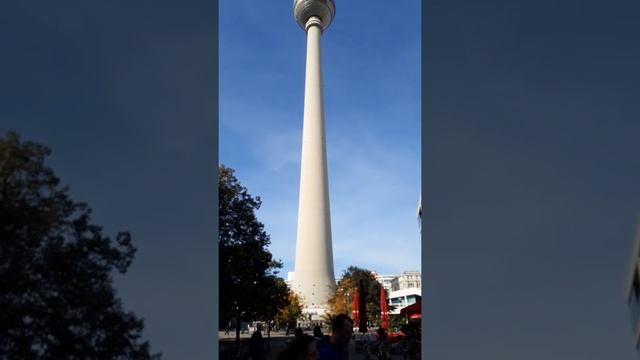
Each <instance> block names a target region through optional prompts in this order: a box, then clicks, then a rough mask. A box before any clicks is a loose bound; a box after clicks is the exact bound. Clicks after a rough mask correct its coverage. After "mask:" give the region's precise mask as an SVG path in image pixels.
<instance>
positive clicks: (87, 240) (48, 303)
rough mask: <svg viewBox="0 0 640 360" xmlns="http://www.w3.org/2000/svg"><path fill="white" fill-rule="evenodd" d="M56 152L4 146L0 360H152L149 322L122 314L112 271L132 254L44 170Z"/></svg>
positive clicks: (3, 142) (0, 145)
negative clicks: (146, 333)
mask: <svg viewBox="0 0 640 360" xmlns="http://www.w3.org/2000/svg"><path fill="white" fill-rule="evenodd" d="M50 153H51V151H50V150H49V149H48V148H47V147H45V146H43V145H40V144H37V143H33V142H28V141H26V142H21V141H20V139H19V137H18V135H17V134H16V133H15V132H8V133H7V135H6V137H5V138H0V358H7V359H148V358H149V345H148V343H147V342H141V341H140V336H141V331H142V329H143V322H142V320H141V319H139V318H137V317H136V316H135V314H133V313H131V312H125V311H124V310H123V309H122V304H121V301H120V300H119V299H118V298H117V297H116V295H115V291H114V289H113V284H112V278H111V275H110V274H111V271H113V270H117V271H118V272H120V273H125V272H126V271H127V268H128V267H129V265H130V264H131V262H132V261H133V258H134V255H135V252H136V249H135V248H134V247H133V245H132V243H131V236H130V235H129V234H128V233H124V232H123V233H119V234H117V236H116V238H115V239H111V238H109V237H107V236H104V235H103V234H102V228H101V227H100V226H97V225H95V224H92V223H91V216H90V215H91V210H90V209H89V208H88V206H87V205H86V204H84V203H77V202H74V201H73V200H71V199H70V198H69V196H68V189H67V188H66V187H63V186H61V185H60V180H59V179H58V178H57V177H56V176H55V174H54V172H53V170H52V169H50V168H49V167H47V166H45V164H44V161H45V158H46V157H47V156H48V155H49V154H50Z"/></svg>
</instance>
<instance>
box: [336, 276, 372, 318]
mask: <svg viewBox="0 0 640 360" xmlns="http://www.w3.org/2000/svg"><path fill="white" fill-rule="evenodd" d="M360 281H363V282H364V283H365V287H366V289H367V293H368V295H367V301H366V304H367V318H368V319H369V321H377V320H379V319H380V296H379V295H378V294H380V287H381V286H382V285H381V284H380V283H379V282H378V281H377V280H376V277H375V275H374V274H373V272H371V271H370V270H367V269H362V268H359V267H357V266H349V267H348V268H347V270H345V272H344V273H343V275H342V279H340V281H338V285H337V286H336V292H335V293H334V295H333V296H332V297H331V298H330V299H329V311H330V312H331V314H333V315H337V314H339V313H344V312H345V311H346V313H347V315H349V316H351V315H352V311H353V294H354V292H355V289H356V288H357V287H358V285H359V284H360Z"/></svg>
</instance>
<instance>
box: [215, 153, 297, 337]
mask: <svg viewBox="0 0 640 360" xmlns="http://www.w3.org/2000/svg"><path fill="white" fill-rule="evenodd" d="M218 181H219V188H218V189H219V199H220V201H219V209H218V211H219V219H218V226H219V237H218V246H219V264H220V321H221V323H220V324H219V325H220V327H223V326H225V325H226V324H227V323H228V322H229V321H230V320H231V319H234V318H235V319H240V320H243V321H253V320H266V319H273V317H275V315H276V314H277V313H278V311H279V310H280V309H281V308H283V307H285V306H286V305H287V304H288V301H289V300H288V296H289V291H288V289H287V286H286V284H285V283H284V281H283V280H282V279H280V278H279V277H277V276H276V274H277V273H278V269H279V268H281V267H282V264H281V263H280V262H278V261H276V260H274V259H273V257H272V255H271V253H270V252H269V251H268V250H267V246H268V245H269V244H270V239H269V236H268V235H267V233H266V232H265V231H264V225H263V224H262V223H260V222H259V221H258V219H257V217H256V214H255V211H256V210H258V209H259V208H260V205H261V200H260V197H255V198H254V197H253V196H251V195H250V194H249V193H248V191H247V189H246V188H245V187H243V186H242V185H241V184H240V182H239V181H238V179H237V178H236V177H235V176H234V171H233V169H230V168H228V167H225V166H224V165H221V166H220V167H219V169H218ZM238 329H239V322H238V328H237V330H236V333H238Z"/></svg>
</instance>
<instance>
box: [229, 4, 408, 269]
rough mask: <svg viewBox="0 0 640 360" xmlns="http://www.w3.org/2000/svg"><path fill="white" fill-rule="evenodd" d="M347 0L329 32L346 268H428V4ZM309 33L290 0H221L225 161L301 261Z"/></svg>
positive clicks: (286, 253) (325, 48) (283, 251)
mask: <svg viewBox="0 0 640 360" xmlns="http://www.w3.org/2000/svg"><path fill="white" fill-rule="evenodd" d="M362 5H363V2H361V1H350V2H346V1H342V2H338V3H337V4H336V8H337V10H336V16H335V18H334V22H333V24H332V25H331V26H330V27H329V28H328V29H327V30H326V31H325V32H324V34H323V37H322V63H323V71H324V73H323V75H324V94H325V121H326V132H327V153H328V166H329V193H330V203H331V221H332V236H333V250H334V265H335V270H336V275H340V274H341V273H342V271H343V270H344V269H346V267H348V266H349V265H357V266H361V267H364V268H368V269H371V270H374V271H377V272H379V273H398V272H401V271H404V270H417V269H420V251H419V249H420V233H419V230H418V222H417V219H416V207H417V203H418V197H419V195H420V181H421V179H420V176H421V163H420V161H421V160H420V59H421V58H420V3H419V2H418V1H402V2H399V3H398V4H394V6H393V8H392V9H389V8H388V7H387V6H385V5H386V4H384V3H382V2H368V3H367V6H365V7H363V6H362ZM305 51H306V38H305V33H304V31H302V29H301V28H300V27H299V26H298V25H297V24H296V22H295V21H294V19H293V11H292V2H290V1H268V2H267V1H221V2H220V54H219V55H220V85H219V88H220V118H219V127H220V136H219V139H220V147H219V156H220V162H221V163H222V164H225V165H226V166H229V167H232V168H234V169H236V171H237V173H236V175H237V177H238V178H239V179H240V181H241V182H242V183H243V184H244V185H245V186H246V187H247V188H248V189H249V191H250V192H251V193H252V194H253V195H258V196H260V197H261V198H262V200H263V205H262V208H261V209H260V211H259V212H258V217H259V219H260V220H261V221H262V222H263V223H264V224H265V228H266V231H267V232H268V233H269V235H270V236H271V240H272V244H271V246H270V250H271V252H272V253H273V254H274V256H275V257H276V258H279V259H281V260H282V261H283V263H284V268H283V269H282V270H283V271H282V275H283V276H285V277H286V274H287V272H288V271H293V270H294V257H295V236H296V222H297V206H298V203H297V201H298V187H299V178H300V174H299V172H300V152H301V139H302V110H303V96H304V71H305V69H304V62H305Z"/></svg>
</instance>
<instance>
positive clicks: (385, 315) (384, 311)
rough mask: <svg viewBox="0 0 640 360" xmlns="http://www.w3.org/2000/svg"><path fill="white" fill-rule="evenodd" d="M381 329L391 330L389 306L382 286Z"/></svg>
mask: <svg viewBox="0 0 640 360" xmlns="http://www.w3.org/2000/svg"><path fill="white" fill-rule="evenodd" d="M380 327H381V328H383V329H388V328H389V306H388V304H387V296H386V294H385V292H384V288H383V287H382V286H380Z"/></svg>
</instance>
